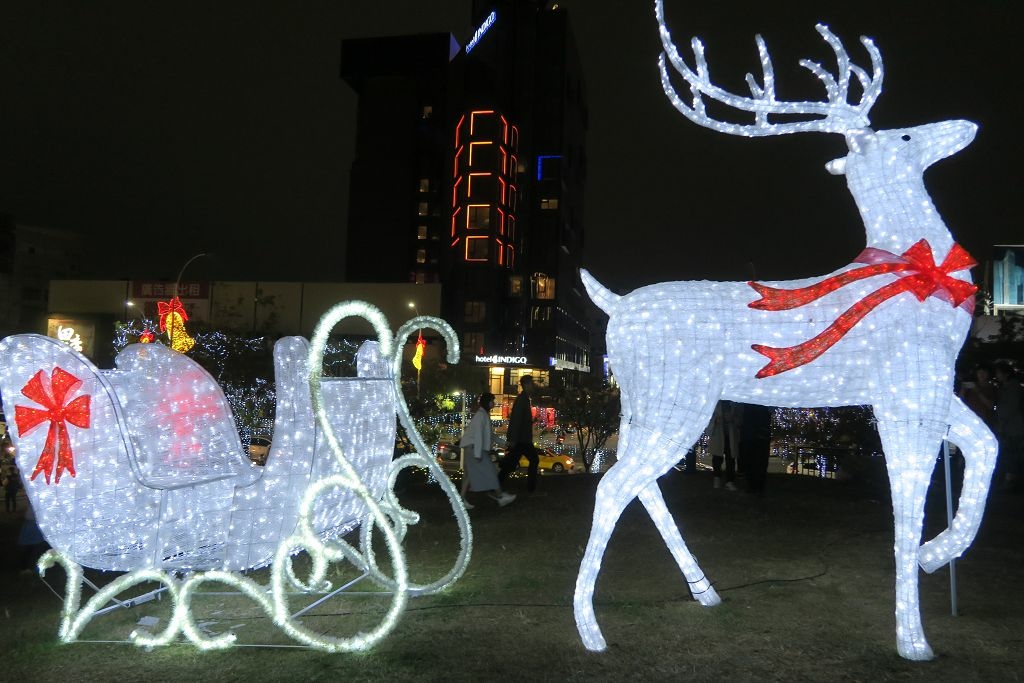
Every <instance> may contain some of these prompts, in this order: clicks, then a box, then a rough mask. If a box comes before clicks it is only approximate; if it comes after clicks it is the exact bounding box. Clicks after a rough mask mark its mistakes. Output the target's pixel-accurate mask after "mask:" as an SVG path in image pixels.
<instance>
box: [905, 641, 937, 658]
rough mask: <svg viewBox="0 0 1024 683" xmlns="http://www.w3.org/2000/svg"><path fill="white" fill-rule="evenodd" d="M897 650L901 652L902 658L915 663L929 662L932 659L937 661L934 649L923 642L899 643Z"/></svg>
mask: <svg viewBox="0 0 1024 683" xmlns="http://www.w3.org/2000/svg"><path fill="white" fill-rule="evenodd" d="M897 649H898V650H899V653H900V657H903V659H909V660H911V661H914V662H927V661H928V660H930V659H935V653H934V652H932V648H931V647H930V646H929V645H928V643H927V642H926V641H923V640H920V641H916V642H909V643H898V644H897Z"/></svg>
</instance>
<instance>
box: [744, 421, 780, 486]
mask: <svg viewBox="0 0 1024 683" xmlns="http://www.w3.org/2000/svg"><path fill="white" fill-rule="evenodd" d="M772 410H773V409H772V408H771V407H769V406H763V405H757V404H753V403H748V404H747V405H745V406H744V407H743V418H742V422H741V424H740V468H741V470H742V472H743V476H744V478H745V479H746V482H747V492H748V493H752V494H754V495H755V496H761V495H764V486H765V482H766V481H767V480H768V455H769V453H768V451H769V449H770V448H771V434H772V427H771V419H772Z"/></svg>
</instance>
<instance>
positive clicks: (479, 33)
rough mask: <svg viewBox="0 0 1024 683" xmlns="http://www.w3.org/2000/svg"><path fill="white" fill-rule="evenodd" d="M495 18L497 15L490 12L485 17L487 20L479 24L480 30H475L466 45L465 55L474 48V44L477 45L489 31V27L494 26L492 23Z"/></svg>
mask: <svg viewBox="0 0 1024 683" xmlns="http://www.w3.org/2000/svg"><path fill="white" fill-rule="evenodd" d="M497 18H498V14H497V12H494V11H493V10H492V11H491V13H490V14H488V15H487V18H486V19H484V23H482V24H480V28H478V29H477V30H476V33H474V34H473V38H472V39H471V40H470V41H469V43H468V44H467V45H466V54H467V55H468V54H469V53H470V51H471V50H472V49H473V48H474V47H476V44H477V43H479V42H480V39H481V38H483V37H484V34H485V33H487V30H488V29H490V28H491V26H493V25H494V21H495V20H496V19H497Z"/></svg>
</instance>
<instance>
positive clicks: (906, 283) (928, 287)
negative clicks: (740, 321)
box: [748, 240, 978, 379]
mask: <svg viewBox="0 0 1024 683" xmlns="http://www.w3.org/2000/svg"><path fill="white" fill-rule="evenodd" d="M855 263H866V264H869V265H866V266H865V267H863V268H854V269H852V270H848V271H846V272H845V273H840V274H838V275H834V276H832V277H829V278H826V279H824V280H822V281H821V282H818V283H815V284H813V285H811V286H809V287H801V288H798V289H776V288H774V287H768V286H767V285H762V284H758V283H757V282H751V283H749V284H750V286H751V287H753V288H754V289H755V290H757V293H758V294H760V295H761V298H760V299H758V300H757V301H752V302H751V303H750V304H748V306H750V308H757V309H759V310H763V311H785V310H789V309H792V308H799V307H800V306H803V305H805V304H808V303H810V302H812V301H815V300H817V299H820V298H821V297H823V296H825V295H826V294H828V293H830V292H834V291H835V290H837V289H839V288H840V287H843V286H845V285H848V284H850V283H851V282H856V281H857V280H863V279H864V278H868V277H873V276H875V275H881V274H883V273H899V272H908V274H907V275H904V276H902V277H900V278H899V279H898V280H896V281H895V282H890V283H889V284H887V285H885V286H884V287H881V288H879V289H877V290H875V291H874V292H872V293H871V294H868V295H867V296H866V297H864V298H863V299H861V300H860V301H858V302H857V303H855V304H854V305H853V306H851V307H850V308H848V309H847V310H846V311H845V312H844V313H843V314H842V315H840V316H839V317H838V318H836V321H835V322H834V323H832V324H831V325H829V326H828V327H827V328H826V329H825V330H824V331H822V332H821V333H820V334H818V335H816V336H815V337H813V338H812V339H808V340H807V341H805V342H803V343H802V344H798V345H796V346H789V347H786V348H775V347H772V346H765V345H764V344H753V345H752V346H751V348H752V349H754V350H755V351H757V352H758V353H760V354H763V355H765V356H767V357H768V358H769V360H770V362H769V363H768V364H767V365H765V366H764V367H763V368H761V369H760V370H759V371H758V373H757V377H758V378H759V379H760V378H763V377H769V376H771V375H777V374H779V373H780V372H785V371H786V370H792V369H793V368H795V367H799V366H801V365H804V364H805V363H810V362H811V361H812V360H814V359H815V358H817V357H818V356H820V355H821V354H823V353H825V351H827V350H828V349H829V348H831V346H832V345H833V344H835V343H836V342H837V341H839V340H840V339H841V338H842V337H843V335H845V334H846V333H847V332H849V331H850V330H851V329H852V328H853V326H854V325H856V324H857V323H858V322H860V320H861V319H862V318H863V317H864V316H865V315H867V314H868V313H870V312H871V311H872V310H873V309H874V308H875V307H876V306H878V305H879V304H880V303H882V302H883V301H886V300H887V299H890V298H892V297H894V296H896V295H897V294H900V293H902V292H911V293H912V294H913V295H914V296H915V297H917V300H918V301H924V300H925V299H927V298H928V297H930V296H935V297H938V298H940V299H942V300H944V301H947V302H949V303H950V305H952V306H954V307H956V306H960V307H962V308H964V309H965V310H966V311H967V312H968V313H972V312H973V311H974V293H975V292H977V291H978V288H977V286H975V285H973V284H971V283H970V282H966V281H964V280H958V279H957V278H955V277H952V276H951V275H950V273H955V272H957V271H960V270H967V269H968V268H970V267H971V266H974V265H977V262H976V261H975V260H974V259H973V258H972V257H971V255H970V254H968V253H967V251H965V250H964V249H963V247H961V246H960V245H959V244H955V243H954V244H953V246H952V247H951V248H950V250H949V253H948V254H946V258H944V259H943V260H942V263H941V264H939V265H936V263H935V258H934V256H932V248H931V245H930V244H928V241H927V240H920V241H919V242H917V243H916V244H914V246H912V247H910V248H909V249H907V250H906V251H905V252H903V253H902V254H900V255H898V256H897V255H896V254H893V253H892V252H888V251H885V250H884V249H876V248H874V247H869V248H867V249H865V250H864V251H863V252H861V254H860V256H858V257H857V258H856V259H855Z"/></svg>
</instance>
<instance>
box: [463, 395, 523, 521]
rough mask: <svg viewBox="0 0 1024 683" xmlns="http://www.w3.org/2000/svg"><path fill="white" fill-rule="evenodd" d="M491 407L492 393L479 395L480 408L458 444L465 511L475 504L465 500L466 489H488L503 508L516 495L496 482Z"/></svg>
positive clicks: (492, 402)
mask: <svg viewBox="0 0 1024 683" xmlns="http://www.w3.org/2000/svg"><path fill="white" fill-rule="evenodd" d="M493 407H494V394H481V395H480V403H479V408H478V409H477V411H476V413H474V414H473V419H471V420H470V421H469V425H468V426H467V427H466V431H465V432H463V434H462V439H461V440H460V441H459V446H461V447H462V449H463V451H462V463H463V468H464V471H463V477H462V503H463V505H465V506H466V509H467V510H472V509H473V508H474V507H475V506H474V505H472V504H470V502H469V501H468V500H466V491H467V490H469V491H491V494H490V497H491V498H493V499H494V500H496V501H498V505H500V506H501V507H505V506H506V505H508V504H509V503H511V502H512V501H513V500H515V499H516V497H515V496H514V495H512V494H510V493H504V492H503V491H502V490H501V485H500V484H499V483H498V473H497V472H496V471H495V469H494V463H493V462H491V443H492V442H493V434H492V433H491V408H493Z"/></svg>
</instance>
